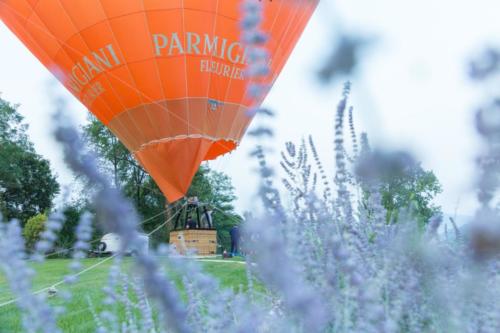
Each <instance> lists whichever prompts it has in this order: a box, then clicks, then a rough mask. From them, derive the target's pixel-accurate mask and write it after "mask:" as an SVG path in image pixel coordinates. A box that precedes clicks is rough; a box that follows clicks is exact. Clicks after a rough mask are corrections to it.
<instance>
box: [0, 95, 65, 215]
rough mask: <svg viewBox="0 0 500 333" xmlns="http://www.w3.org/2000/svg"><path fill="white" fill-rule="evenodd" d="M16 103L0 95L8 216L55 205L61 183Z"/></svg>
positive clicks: (0, 160)
mask: <svg viewBox="0 0 500 333" xmlns="http://www.w3.org/2000/svg"><path fill="white" fill-rule="evenodd" d="M22 120H23V118H22V116H21V115H20V114H19V113H18V112H17V110H16V106H13V105H11V104H9V103H8V102H6V101H4V100H2V99H0V209H1V212H2V214H3V215H4V216H5V217H6V218H7V219H12V218H17V219H19V220H21V222H25V221H26V220H27V219H28V218H30V217H32V216H34V215H36V214H39V213H43V212H45V211H47V210H49V209H50V208H51V207H52V201H53V199H54V197H55V196H56V194H57V193H59V184H58V183H57V181H56V177H55V176H54V175H53V173H52V171H51V169H50V163H49V161H48V160H46V159H44V158H42V157H41V156H40V155H38V154H37V153H36V152H35V150H34V148H33V144H32V143H31V142H30V141H29V139H28V137H27V136H26V134H25V132H26V129H27V125H26V124H24V123H23V122H22Z"/></svg>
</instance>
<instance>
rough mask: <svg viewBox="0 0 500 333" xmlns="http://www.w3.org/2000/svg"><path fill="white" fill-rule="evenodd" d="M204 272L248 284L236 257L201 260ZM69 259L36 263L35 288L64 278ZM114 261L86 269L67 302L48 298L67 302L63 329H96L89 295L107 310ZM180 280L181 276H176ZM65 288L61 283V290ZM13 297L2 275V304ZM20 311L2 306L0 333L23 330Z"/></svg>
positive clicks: (226, 283)
mask: <svg viewBox="0 0 500 333" xmlns="http://www.w3.org/2000/svg"><path fill="white" fill-rule="evenodd" d="M99 260H102V259H86V260H84V261H83V264H84V266H85V267H89V266H91V265H93V264H95V263H96V262H97V261H99ZM200 261H201V262H203V263H202V265H203V268H204V269H205V271H206V272H207V273H209V274H211V275H212V276H214V277H216V278H217V279H218V280H219V281H220V284H221V285H222V286H223V287H227V288H240V286H243V287H246V282H247V281H246V273H245V264H244V263H242V262H235V261H234V260H224V261H222V260H220V261H219V260H215V261H211V260H200ZM69 262H70V260H68V259H52V260H48V261H47V262H46V263H43V264H35V265H33V267H34V268H35V270H36V272H37V274H36V275H35V278H34V286H33V287H34V290H39V289H42V288H45V287H48V286H51V285H52V284H54V283H55V282H57V281H60V280H62V278H63V277H64V275H65V274H67V273H68V272H69V270H68V268H67V267H68V264H69ZM111 264H112V260H109V261H107V262H105V263H103V264H102V265H100V266H98V267H96V268H94V269H92V270H91V271H88V272H86V273H85V274H83V275H81V276H80V280H79V281H78V282H77V283H76V284H75V285H72V286H70V287H69V288H70V290H71V293H72V295H73V296H72V298H71V300H69V301H67V302H66V301H64V300H63V299H62V298H61V297H58V296H55V297H52V298H50V299H49V302H50V304H52V305H53V306H57V305H65V307H66V311H65V313H64V314H63V315H61V316H60V319H59V324H60V326H59V327H60V328H61V329H62V330H63V331H64V332H90V331H93V330H94V329H95V325H94V320H93V317H92V314H91V312H90V310H89V306H88V302H87V297H90V299H91V300H92V303H93V305H94V308H95V309H96V311H97V312H99V311H102V310H104V308H105V305H103V304H102V300H103V298H104V293H103V292H102V290H101V288H102V287H103V286H105V285H106V282H107V276H108V270H109V268H110V266H111ZM130 265H131V259H130V258H126V259H125V260H124V263H123V270H124V271H126V270H127V268H128V267H130ZM176 280H177V282H179V280H178V278H177V279H176ZM65 288H68V287H66V286H65V285H61V286H60V287H59V288H58V290H59V291H61V290H63V289H65ZM10 299H12V294H11V293H10V291H9V287H8V285H7V282H6V280H5V278H4V277H3V276H2V275H1V274H0V304H1V303H3V302H6V301H9V300H10ZM19 319H20V313H19V310H18V309H17V307H16V306H15V305H14V304H12V305H8V306H5V307H2V308H0V332H2V333H3V332H5V333H7V332H9V333H11V332H20V331H22V327H21V326H20V321H19Z"/></svg>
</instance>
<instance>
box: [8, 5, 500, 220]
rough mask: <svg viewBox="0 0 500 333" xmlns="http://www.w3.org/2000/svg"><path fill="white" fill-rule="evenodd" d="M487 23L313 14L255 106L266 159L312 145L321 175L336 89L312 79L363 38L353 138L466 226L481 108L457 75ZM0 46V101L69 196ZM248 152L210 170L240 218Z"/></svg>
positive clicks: (25, 83) (43, 127) (43, 102)
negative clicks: (439, 188)
mask: <svg viewBox="0 0 500 333" xmlns="http://www.w3.org/2000/svg"><path fill="white" fill-rule="evenodd" d="M499 12H500V2H499V1H498V0H475V1H468V0H439V1H436V0H420V1H401V0H378V1H368V0H342V1H335V2H334V3H333V2H324V3H322V4H321V5H320V7H319V9H318V10H317V12H316V14H315V15H314V17H313V18H312V20H311V22H310V24H309V26H308V27H307V29H306V31H305V32H304V34H303V36H302V38H301V40H300V42H299V44H298V45H297V47H296V49H295V51H294V53H293V55H292V56H291V58H290V59H289V62H288V64H287V65H286V67H285V69H284V71H283V72H282V75H281V76H280V78H279V79H278V81H277V82H276V84H275V86H274V88H273V89H272V92H271V93H270V95H269V96H268V98H267V100H266V102H265V105H266V106H267V107H270V108H272V109H273V110H275V111H276V112H277V114H278V116H277V118H276V119H275V120H274V121H273V123H272V125H273V127H274V129H275V132H276V137H275V139H273V141H272V142H269V144H270V145H272V146H273V147H274V148H275V151H276V153H277V152H278V151H279V150H281V149H282V147H283V144H284V142H286V141H289V140H292V141H298V140H300V138H301V137H302V136H307V135H308V134H313V136H314V137H315V139H316V141H317V143H318V146H319V151H320V155H322V159H323V160H325V164H326V165H327V166H328V167H329V168H331V169H332V173H333V154H332V149H333V148H332V144H331V143H332V142H333V131H332V127H333V119H334V118H333V117H334V114H333V112H334V107H335V104H336V103H337V101H338V98H339V96H340V93H341V86H340V83H337V84H332V85H330V86H328V87H322V86H320V85H319V83H318V82H317V79H316V77H315V71H316V70H317V69H318V68H319V66H320V63H321V60H322V56H323V55H324V54H325V53H327V51H328V50H329V49H330V48H331V44H332V43H333V42H335V38H336V37H337V36H338V35H337V33H338V31H339V29H343V30H347V31H349V32H353V33H359V34H360V35H366V36H370V37H373V38H374V39H375V40H376V42H375V43H374V44H372V46H371V47H370V48H369V49H367V51H366V52H365V53H364V57H363V58H362V62H361V64H360V68H359V71H358V72H357V74H356V75H355V76H353V77H351V78H350V80H351V81H352V83H353V98H352V104H353V106H354V107H355V117H356V119H357V120H356V124H357V127H358V129H359V130H363V131H367V132H368V134H369V136H370V138H371V140H372V141H373V142H375V143H377V144H379V145H385V146H390V147H392V148H396V149H400V148H409V149H411V150H412V151H413V152H414V153H415V154H416V156H417V157H418V158H419V159H420V160H421V161H422V162H423V166H424V167H425V168H427V169H432V170H433V171H434V172H435V173H436V175H437V176H438V178H439V180H440V181H441V183H442V185H443V188H444V191H443V193H442V194H441V195H440V196H439V197H438V199H437V201H438V204H440V205H442V207H443V209H444V211H445V212H446V213H449V214H453V213H454V211H455V208H456V207H457V204H458V207H459V208H458V214H459V215H471V214H472V213H473V210H474V208H475V205H476V204H475V199H474V196H473V186H474V181H475V179H474V175H473V173H472V170H473V167H474V156H475V154H476V152H477V149H478V147H480V145H479V144H480V142H479V141H478V138H477V136H476V135H475V133H474V130H473V126H472V115H473V110H474V106H475V105H478V104H479V103H480V102H481V100H482V99H484V97H485V96H484V94H483V93H482V92H481V91H480V90H479V89H478V87H474V86H473V85H472V84H470V82H469V81H468V80H467V77H466V63H467V60H468V59H470V58H471V57H472V56H474V55H475V54H477V53H478V52H479V51H480V50H481V49H482V48H484V47H485V46H495V45H499V44H500V23H499V21H498V13H499ZM0 46H1V47H0V92H1V93H2V98H4V99H7V100H8V101H10V102H14V103H19V104H21V106H20V108H19V111H20V112H21V113H22V114H23V115H24V116H25V119H26V122H27V123H28V124H29V126H30V130H29V135H30V137H31V139H32V141H33V142H34V143H35V147H36V149H37V151H38V152H39V153H40V154H42V155H43V156H45V157H46V158H48V159H49V160H50V161H51V163H52V166H53V168H54V170H55V171H56V172H57V174H58V175H59V181H60V182H61V183H63V184H71V183H72V182H73V177H72V175H71V174H70V173H69V172H68V170H67V169H66V168H65V166H64V163H63V162H62V160H61V156H60V153H59V148H58V147H57V146H56V144H55V142H54V141H53V139H52V137H51V122H50V114H51V112H53V110H52V109H51V103H50V99H49V96H48V88H47V86H48V84H49V82H51V80H52V78H51V74H50V73H49V72H48V71H47V70H46V69H45V68H44V67H43V66H42V65H41V64H40V63H39V62H38V61H37V60H36V59H35V58H34V56H32V55H31V54H30V53H29V51H28V50H27V49H26V48H25V47H24V46H23V45H22V44H21V43H20V42H19V41H18V40H17V39H16V37H15V36H14V35H13V34H12V33H11V32H10V31H9V30H8V29H7V28H6V27H5V26H4V25H3V24H1V23H0ZM60 91H61V93H62V94H64V96H66V97H67V99H68V100H69V101H70V106H71V113H72V114H73V116H74V119H75V122H77V123H82V122H84V121H85V118H86V112H87V111H86V109H85V108H84V107H83V106H82V105H81V104H80V103H79V102H77V101H76V100H75V99H74V98H73V97H72V96H71V95H70V94H69V93H67V92H65V91H64V90H63V89H60ZM255 123H257V121H254V125H255ZM254 144H255V142H254V141H253V140H252V139H249V138H246V139H244V140H243V142H242V144H241V146H240V147H239V149H238V150H237V151H236V152H234V153H232V154H230V155H228V156H226V157H223V158H220V159H218V160H216V161H214V162H210V166H211V167H213V168H215V169H217V170H220V171H224V172H225V173H227V174H229V175H230V176H231V177H232V179H233V184H234V186H235V188H236V193H237V195H238V197H239V199H238V202H237V208H238V210H240V211H243V210H246V209H249V208H250V207H251V204H252V201H253V200H255V196H254V194H255V190H256V187H255V184H256V181H255V180H256V176H252V175H251V170H252V169H253V168H254V167H255V165H256V163H255V161H254V160H253V159H251V158H249V157H248V152H249V150H250V149H251V148H252V146H253V145H254ZM276 155H277V154H276ZM275 160H276V159H275Z"/></svg>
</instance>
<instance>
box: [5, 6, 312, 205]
mask: <svg viewBox="0 0 500 333" xmlns="http://www.w3.org/2000/svg"><path fill="white" fill-rule="evenodd" d="M255 1H261V0H255ZM318 1H319V0H265V1H262V3H263V5H264V17H263V21H262V24H261V28H262V30H264V31H265V32H266V33H268V35H269V39H268V41H267V43H266V48H267V49H268V51H269V54H270V58H271V61H270V65H269V66H270V70H271V71H270V75H269V78H268V79H266V80H267V81H266V83H268V84H272V83H273V82H274V80H275V79H276V78H277V76H278V74H279V72H280V71H281V69H282V68H283V66H284V64H285V62H286V60H287V59H288V56H289V55H290V53H291V51H292V49H293V47H294V46H295V44H296V43H297V40H298V38H299V36H300V34H301V33H302V31H303V30H304V27H305V25H306V24H307V22H308V20H309V18H310V17H311V15H312V13H313V11H314V9H315V7H316V6H317V4H318ZM242 3H243V1H242V0H1V1H0V18H1V19H2V21H3V22H4V23H5V24H6V25H7V27H9V28H10V29H11V30H12V31H13V32H14V33H15V34H16V35H17V37H18V38H19V39H20V40H21V41H22V42H23V43H24V44H25V45H26V46H27V47H28V48H29V49H30V51H31V52H32V53H33V54H34V55H35V56H36V57H37V58H38V59H39V60H40V61H41V62H42V63H43V64H44V65H45V66H46V67H47V68H48V69H49V70H50V71H51V72H52V73H53V74H54V75H56V76H57V78H58V79H59V80H60V81H61V82H62V83H63V84H64V85H65V86H66V87H67V88H68V89H69V90H70V91H71V93H73V94H74V95H75V96H76V97H77V98H78V99H79V100H80V101H81V102H82V103H83V104H84V105H85V106H86V107H87V108H88V109H89V110H90V111H91V112H92V113H93V114H94V115H95V116H96V117H97V118H99V120H100V121H102V122H103V123H104V124H105V125H106V126H107V127H109V128H110V130H111V131H112V132H113V133H114V134H115V135H116V136H117V137H118V138H119V139H120V140H121V142H123V144H124V145H125V146H126V147H127V148H128V149H129V150H130V151H131V152H132V153H133V154H134V156H135V157H136V159H137V160H138V161H139V162H140V163H141V165H142V166H143V167H144V168H145V169H146V170H147V171H148V172H149V173H150V175H151V176H152V177H153V179H154V180H155V181H156V183H157V184H158V186H159V187H160V188H161V190H162V191H163V193H164V194H165V195H166V197H167V199H168V200H169V201H170V202H173V201H175V200H177V199H179V198H181V197H183V196H184V194H185V193H186V191H187V190H188V188H189V185H190V183H191V180H192V178H193V176H194V174H195V173H196V171H197V170H198V167H199V166H200V164H201V162H202V161H204V160H210V159H214V158H216V157H217V156H219V155H222V154H225V153H227V152H229V151H231V150H233V149H235V148H236V146H237V145H238V143H239V142H240V140H241V138H242V136H243V134H244V133H245V130H246V128H247V127H248V125H249V123H250V121H251V118H252V117H251V116H249V115H248V112H247V109H248V108H249V107H251V106H254V105H259V104H260V103H261V99H262V98H263V96H262V97H261V98H260V99H259V100H254V99H253V98H252V97H251V96H252V95H251V94H249V93H248V89H247V88H248V87H249V85H250V83H251V82H250V81H251V80H250V79H248V78H246V77H245V67H246V63H247V54H246V48H245V46H244V45H243V44H242V43H241V42H240V34H241V28H240V18H241V5H242Z"/></svg>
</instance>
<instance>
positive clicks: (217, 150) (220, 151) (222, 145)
mask: <svg viewBox="0 0 500 333" xmlns="http://www.w3.org/2000/svg"><path fill="white" fill-rule="evenodd" d="M236 147H237V144H236V142H235V141H232V140H217V141H214V142H213V143H212V145H211V146H210V148H209V149H208V151H207V154H206V155H205V157H204V158H203V160H204V161H209V160H214V159H216V158H217V157H218V156H220V155H224V154H226V153H229V152H230V151H232V150H234V149H235V148H236Z"/></svg>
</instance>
